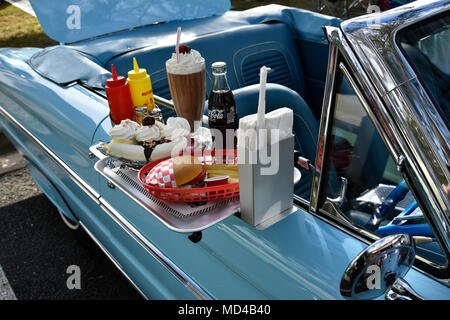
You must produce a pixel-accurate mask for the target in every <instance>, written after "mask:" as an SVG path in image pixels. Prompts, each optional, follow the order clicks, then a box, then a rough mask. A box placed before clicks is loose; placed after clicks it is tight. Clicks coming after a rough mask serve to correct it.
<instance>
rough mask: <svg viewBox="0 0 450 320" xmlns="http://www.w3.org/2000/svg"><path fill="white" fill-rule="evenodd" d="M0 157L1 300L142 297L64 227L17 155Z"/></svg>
mask: <svg viewBox="0 0 450 320" xmlns="http://www.w3.org/2000/svg"><path fill="white" fill-rule="evenodd" d="M0 140H1V137H0ZM0 143H1V142H0ZM5 150H6V151H7V152H6V153H5ZM0 153H2V154H0V164H6V165H5V166H2V169H3V171H1V172H0V300H13V299H18V300H35V299H50V300H54V299H56V300H59V299H63V300H65V299H83V300H85V299H86V300H91V299H95V300H116V299H120V300H130V299H141V296H140V295H139V294H138V293H137V291H136V290H135V289H134V288H133V286H132V285H131V284H130V283H129V282H128V281H127V280H126V279H125V277H124V276H123V275H122V274H121V273H120V272H119V271H118V270H117V269H116V268H115V266H114V265H113V264H112V263H111V262H110V261H109V260H108V259H107V258H106V256H105V255H104V253H103V252H102V251H101V250H100V249H99V248H98V247H97V245H96V244H95V243H94V242H93V241H92V240H91V239H90V238H89V236H88V235H87V234H86V233H85V232H84V231H83V230H81V228H79V229H78V230H75V231H73V230H70V229H69V228H67V227H66V226H65V225H64V223H63V222H62V220H61V218H60V216H59V214H58V211H57V210H56V208H55V207H54V206H53V204H52V203H51V202H50V201H49V200H48V199H47V198H46V196H45V195H44V194H43V193H42V192H41V191H40V190H39V188H38V187H37V186H36V184H35V183H34V182H33V179H32V178H31V176H30V174H29V172H28V170H27V169H26V168H25V167H23V165H24V162H23V160H21V157H20V155H18V154H17V152H15V150H14V149H13V148H10V147H8V146H6V147H5V146H4V145H3V146H1V148H0ZM6 159H13V160H10V161H6ZM14 159H15V160H14ZM17 159H19V160H17ZM16 160H17V161H16ZM9 169H10V170H9ZM11 170H12V171H11ZM74 270H77V271H76V272H75V271H74ZM75 275H76V276H77V278H74V276H75ZM74 284H78V285H79V286H78V285H74Z"/></svg>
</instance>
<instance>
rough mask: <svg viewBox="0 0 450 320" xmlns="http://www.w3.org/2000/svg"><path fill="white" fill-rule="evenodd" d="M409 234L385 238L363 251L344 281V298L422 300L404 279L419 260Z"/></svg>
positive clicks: (350, 267) (342, 287) (351, 263)
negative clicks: (415, 260) (381, 297)
mask: <svg viewBox="0 0 450 320" xmlns="http://www.w3.org/2000/svg"><path fill="white" fill-rule="evenodd" d="M414 247H415V245H414V240H413V239H412V237H411V236H409V235H407V234H394V235H389V236H387V237H384V238H382V239H380V240H378V241H376V242H375V243H373V244H372V245H370V246H369V247H367V248H366V249H365V250H363V251H362V252H361V253H360V254H359V255H358V256H357V257H356V258H355V259H353V261H352V262H350V264H349V265H348V267H347V269H346V270H345V272H344V275H343V276H342V279H341V284H340V291H341V295H342V296H344V297H346V298H350V299H357V300H360V299H374V298H377V297H379V296H381V295H383V294H386V299H388V300H400V299H404V300H413V299H419V300H421V299H423V298H422V297H420V296H419V295H418V294H417V293H416V292H415V291H414V290H412V288H411V287H410V285H409V284H408V283H407V282H406V281H405V280H404V279H403V277H404V276H405V275H406V273H407V272H408V271H409V269H410V268H411V266H412V265H413V263H414V259H415V256H416V253H415V249H414Z"/></svg>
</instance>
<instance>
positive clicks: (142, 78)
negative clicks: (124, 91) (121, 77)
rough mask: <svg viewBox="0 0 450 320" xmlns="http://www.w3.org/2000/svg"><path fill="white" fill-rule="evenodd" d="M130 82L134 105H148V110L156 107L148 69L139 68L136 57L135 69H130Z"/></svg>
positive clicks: (134, 60) (134, 59)
mask: <svg viewBox="0 0 450 320" xmlns="http://www.w3.org/2000/svg"><path fill="white" fill-rule="evenodd" d="M127 81H128V84H129V86H130V92H131V100H132V101H133V105H134V107H135V108H136V107H142V106H146V107H147V110H151V109H153V108H154V107H155V101H154V99H153V91H152V83H151V81H150V76H149V75H148V74H147V70H145V69H144V68H139V66H138V64H137V61H136V58H134V57H133V70H130V71H128V78H127Z"/></svg>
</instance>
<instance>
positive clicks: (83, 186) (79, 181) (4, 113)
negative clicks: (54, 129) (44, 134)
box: [0, 106, 100, 204]
mask: <svg viewBox="0 0 450 320" xmlns="http://www.w3.org/2000/svg"><path fill="white" fill-rule="evenodd" d="M0 114H1V115H2V116H4V117H5V118H6V119H7V120H8V121H9V122H11V123H12V124H13V125H14V126H15V127H16V128H18V129H19V130H20V131H22V132H23V133H24V134H25V135H26V136H27V137H28V138H29V139H30V140H32V141H33V142H34V143H36V144H37V145H38V146H39V147H40V148H41V149H42V150H43V151H44V152H45V153H46V154H47V155H48V156H49V157H50V158H52V160H54V161H55V162H56V163H57V164H58V165H59V166H60V167H61V168H62V169H63V170H64V171H65V172H66V173H67V174H68V175H69V177H70V178H71V179H72V181H73V182H75V184H77V185H78V187H80V189H81V190H83V191H84V192H85V193H86V194H87V195H88V196H89V197H90V198H91V199H92V200H94V202H95V203H97V204H100V202H99V200H98V199H99V198H100V194H98V193H97V192H96V191H95V190H94V189H92V187H90V186H89V185H88V184H87V183H86V182H85V181H83V179H81V178H80V177H79V176H78V175H77V174H76V173H75V172H74V171H73V170H72V169H70V168H69V166H67V165H66V164H65V163H64V161H62V160H61V159H60V158H59V157H58V156H57V155H55V154H54V153H53V152H52V151H51V150H50V149H49V148H48V147H47V146H46V145H45V144H44V143H42V142H41V141H40V140H39V139H38V138H37V137H35V136H34V135H33V134H32V133H31V132H30V131H29V130H27V129H26V128H25V127H24V126H22V125H21V124H20V123H19V122H18V121H17V120H16V119H15V118H14V117H13V116H12V115H11V114H9V112H8V111H6V110H5V109H4V108H3V107H2V106H0Z"/></svg>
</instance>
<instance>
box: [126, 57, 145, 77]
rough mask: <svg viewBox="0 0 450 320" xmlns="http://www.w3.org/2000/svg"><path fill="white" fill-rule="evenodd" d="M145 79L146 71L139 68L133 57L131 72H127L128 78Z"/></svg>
mask: <svg viewBox="0 0 450 320" xmlns="http://www.w3.org/2000/svg"><path fill="white" fill-rule="evenodd" d="M146 77H147V70H146V69H144V68H139V66H138V64H137V61H136V58H134V57H133V70H130V71H128V78H129V79H131V80H140V79H144V78H146Z"/></svg>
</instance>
